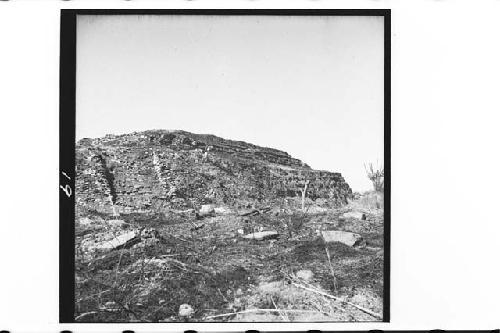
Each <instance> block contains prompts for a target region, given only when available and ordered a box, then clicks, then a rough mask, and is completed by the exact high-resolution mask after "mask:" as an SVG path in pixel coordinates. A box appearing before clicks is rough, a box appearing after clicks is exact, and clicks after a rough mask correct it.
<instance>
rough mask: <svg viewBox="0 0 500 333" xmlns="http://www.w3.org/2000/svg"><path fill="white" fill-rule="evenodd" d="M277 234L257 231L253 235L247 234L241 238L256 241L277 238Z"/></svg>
mask: <svg viewBox="0 0 500 333" xmlns="http://www.w3.org/2000/svg"><path fill="white" fill-rule="evenodd" d="M278 237H279V234H278V232H276V231H259V232H254V233H253V234H248V235H245V236H243V238H245V239H256V240H266V239H275V238H278Z"/></svg>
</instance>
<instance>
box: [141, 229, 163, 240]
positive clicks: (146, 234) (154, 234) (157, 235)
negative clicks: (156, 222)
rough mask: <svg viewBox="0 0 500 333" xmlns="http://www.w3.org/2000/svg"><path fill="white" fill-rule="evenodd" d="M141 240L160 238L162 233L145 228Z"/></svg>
mask: <svg viewBox="0 0 500 333" xmlns="http://www.w3.org/2000/svg"><path fill="white" fill-rule="evenodd" d="M141 238H143V239H146V238H160V233H159V232H158V230H156V229H153V228H145V229H143V230H142V231H141Z"/></svg>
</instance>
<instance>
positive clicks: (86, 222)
mask: <svg viewBox="0 0 500 333" xmlns="http://www.w3.org/2000/svg"><path fill="white" fill-rule="evenodd" d="M78 222H79V223H80V225H90V224H92V220H91V219H89V218H88V217H84V218H81V219H79V220H78Z"/></svg>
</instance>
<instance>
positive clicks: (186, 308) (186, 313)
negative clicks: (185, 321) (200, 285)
mask: <svg viewBox="0 0 500 333" xmlns="http://www.w3.org/2000/svg"><path fill="white" fill-rule="evenodd" d="M193 314H194V309H193V307H192V306H191V305H189V304H181V306H179V317H187V318H189V317H191V316H192V315H193Z"/></svg>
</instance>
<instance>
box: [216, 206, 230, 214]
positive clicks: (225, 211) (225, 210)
mask: <svg viewBox="0 0 500 333" xmlns="http://www.w3.org/2000/svg"><path fill="white" fill-rule="evenodd" d="M214 212H215V214H218V215H228V214H231V210H230V209H228V208H226V207H215V208H214Z"/></svg>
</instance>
